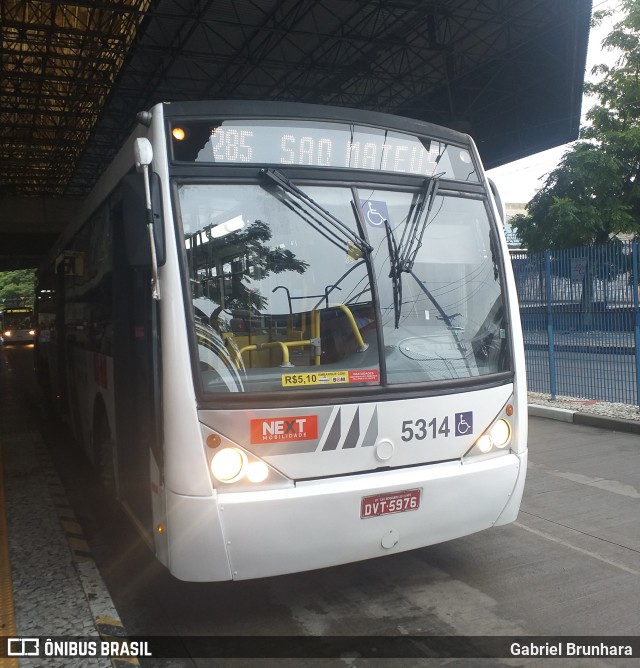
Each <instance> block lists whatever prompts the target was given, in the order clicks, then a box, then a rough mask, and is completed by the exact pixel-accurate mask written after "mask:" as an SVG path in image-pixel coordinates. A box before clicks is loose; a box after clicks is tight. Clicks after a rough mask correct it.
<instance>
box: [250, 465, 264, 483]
mask: <svg viewBox="0 0 640 668" xmlns="http://www.w3.org/2000/svg"><path fill="white" fill-rule="evenodd" d="M268 476H269V467H268V466H267V465H266V464H265V463H264V462H251V463H250V464H249V465H248V466H247V479H248V480H249V481H250V482H255V483H258V482H264V481H265V480H266V479H267V477H268Z"/></svg>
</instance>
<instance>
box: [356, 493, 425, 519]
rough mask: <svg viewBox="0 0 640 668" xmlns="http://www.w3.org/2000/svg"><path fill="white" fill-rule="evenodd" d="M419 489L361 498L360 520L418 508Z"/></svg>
mask: <svg viewBox="0 0 640 668" xmlns="http://www.w3.org/2000/svg"><path fill="white" fill-rule="evenodd" d="M421 495H422V490H421V489H403V490H402V491H401V492H389V493H388V494H374V495H373V496H363V497H362V501H361V503H360V518H361V519H363V520H364V519H367V518H368V517H379V516H380V515H391V514H392V513H404V512H407V511H409V510H417V509H418V508H419V507H420V496H421Z"/></svg>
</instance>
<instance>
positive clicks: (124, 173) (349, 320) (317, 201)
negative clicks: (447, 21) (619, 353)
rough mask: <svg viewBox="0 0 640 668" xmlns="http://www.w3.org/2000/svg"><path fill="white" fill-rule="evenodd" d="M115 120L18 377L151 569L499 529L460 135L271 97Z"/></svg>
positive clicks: (483, 205)
mask: <svg viewBox="0 0 640 668" xmlns="http://www.w3.org/2000/svg"><path fill="white" fill-rule="evenodd" d="M138 119H139V126H138V128H137V130H136V132H135V133H134V135H133V136H132V137H131V139H130V140H129V142H128V143H127V144H126V145H125V146H124V148H123V149H122V151H121V152H120V153H119V154H118V156H117V157H116V159H115V161H114V162H113V163H112V165H111V166H110V167H109V169H108V170H107V172H106V173H105V174H104V175H103V176H102V178H101V179H100V181H99V182H98V184H97V186H96V188H95V189H94V191H93V193H92V194H91V195H90V197H89V198H88V200H87V202H86V204H85V206H84V209H83V211H81V213H80V215H79V217H78V219H77V221H76V222H75V223H74V224H73V225H72V226H71V227H70V229H69V230H68V231H67V232H66V233H65V234H64V235H63V237H62V238H61V239H60V241H59V243H58V244H57V246H56V248H55V249H54V251H53V253H52V254H51V257H50V259H49V261H48V263H47V265H46V266H45V267H44V268H43V270H42V271H41V272H40V275H39V283H38V293H37V294H38V298H37V306H38V319H39V327H40V331H41V335H40V336H39V340H38V345H37V364H38V371H39V374H40V377H41V378H42V379H43V381H44V382H45V384H46V385H47V386H48V387H49V388H50V392H51V395H52V396H53V397H55V398H56V400H57V401H59V404H60V407H61V410H63V411H65V412H67V413H68V415H69V417H70V423H71V424H72V426H73V429H74V432H75V434H76V437H77V438H78V440H79V441H80V442H81V443H83V445H84V447H85V449H86V452H87V454H88V455H89V457H90V458H91V459H92V460H93V461H94V463H95V464H96V466H97V467H98V469H99V470H100V471H101V475H102V478H103V481H104V483H105V484H106V485H108V486H109V487H111V488H112V489H113V491H114V492H115V494H116V495H117V496H118V498H119V499H120V500H121V501H122V503H123V504H124V506H125V508H126V509H127V510H128V512H129V513H130V514H131V516H132V517H133V518H134V519H135V522H136V524H137V526H138V527H139V528H141V530H142V531H143V533H144V534H145V535H146V536H147V538H148V540H149V543H150V545H151V546H152V548H153V550H154V552H155V554H156V555H157V557H158V558H159V559H160V560H161V561H162V563H164V564H165V565H166V566H167V567H168V568H169V569H170V571H171V572H172V573H173V574H174V575H175V576H176V577H178V578H181V579H185V580H213V581H215V580H229V579H246V578H256V577H263V576H271V575H277V574H282V573H289V572H295V571H302V570H308V569H313V568H321V567H326V566H331V565H336V564H341V563H347V562H352V561H357V560H361V559H367V558H372V557H377V556H381V555H384V554H392V553H394V552H398V551H402V550H409V549H415V548H418V547H423V546H426V545H430V544H433V543H437V542H441V541H445V540H450V539H453V538H456V537H459V536H463V535H466V534H469V533H472V532H475V531H479V530H481V529H486V528H490V527H492V526H496V525H500V524H505V523H507V522H510V521H513V520H514V519H515V517H516V516H517V513H518V509H519V505H520V500H521V496H522V491H523V486H524V479H525V471H526V463H527V404H526V398H527V395H526V382H525V378H524V354H523V346H522V336H521V331H520V321H519V314H518V305H517V299H516V293H515V289H514V283H513V276H512V273H511V267H510V263H509V260H508V251H507V246H506V243H505V239H504V233H503V231H502V225H501V221H500V212H499V210H498V206H497V205H496V201H495V195H494V194H493V193H492V189H491V187H490V184H489V183H488V182H487V179H486V177H485V175H484V172H483V170H482V166H481V163H480V160H479V156H478V153H477V151H476V149H475V147H474V145H473V142H472V141H471V140H470V138H469V137H468V136H466V135H463V134H460V133H457V132H454V131H452V130H449V129H446V128H442V127H437V126H434V125H431V124H428V123H424V122H418V121H412V120H409V119H406V118H399V117H393V116H388V115H384V114H377V113H370V112H362V111H356V110H349V109H342V108H334V107H321V106H312V105H299V104H288V103H274V102H271V103H259V102H210V103H207V102H202V103H171V104H160V105H157V106H155V107H153V108H152V109H151V111H150V112H145V113H143V114H140V115H139V116H138ZM134 162H135V164H136V166H137V169H135V168H134Z"/></svg>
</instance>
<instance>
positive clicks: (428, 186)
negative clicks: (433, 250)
mask: <svg viewBox="0 0 640 668" xmlns="http://www.w3.org/2000/svg"><path fill="white" fill-rule="evenodd" d="M442 176H443V174H434V176H432V177H431V178H428V179H426V180H425V183H424V186H423V188H422V192H421V193H420V195H421V196H420V197H419V199H418V202H417V203H416V206H415V208H414V210H413V216H412V218H411V221H410V222H409V224H408V225H407V226H406V227H405V228H404V232H403V233H402V238H401V239H400V247H399V253H400V257H399V258H398V265H399V267H400V271H404V272H406V273H407V274H410V273H411V272H412V270H413V265H414V264H415V261H416V255H417V254H418V251H419V250H420V248H421V247H422V239H423V238H424V233H425V231H426V229H427V222H428V220H429V214H430V213H431V208H432V207H433V203H434V201H435V199H436V195H437V194H438V188H439V185H440V178H441V177H442ZM405 239H406V242H405Z"/></svg>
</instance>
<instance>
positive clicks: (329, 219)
mask: <svg viewBox="0 0 640 668" xmlns="http://www.w3.org/2000/svg"><path fill="white" fill-rule="evenodd" d="M260 175H261V176H262V177H264V178H267V179H269V180H270V181H271V182H272V183H274V184H275V185H277V186H279V187H280V188H281V189H282V190H284V191H285V192H286V193H287V194H288V195H290V196H291V197H292V198H293V202H286V201H285V202H284V204H285V206H288V207H289V208H290V209H293V210H295V211H296V213H298V215H300V216H301V217H302V218H303V219H304V220H306V221H307V222H308V223H310V224H311V225H312V226H313V227H315V228H316V229H318V231H319V232H321V234H322V235H323V236H324V237H325V238H326V239H328V240H329V241H331V242H332V243H334V244H335V245H337V246H338V247H340V248H342V247H343V244H344V243H345V242H346V243H347V248H346V250H347V252H348V253H349V250H350V247H355V248H356V249H358V251H360V254H361V255H367V256H368V255H369V254H370V253H371V251H372V250H373V248H372V247H371V246H370V245H369V244H368V243H367V242H366V241H365V240H364V239H363V238H362V237H360V236H358V235H357V234H354V232H353V230H351V229H350V228H349V227H348V226H347V225H345V224H344V223H343V222H342V221H341V220H339V219H338V218H336V217H335V216H334V215H333V214H332V213H330V212H329V211H327V210H326V209H325V208H324V207H322V206H320V204H318V203H317V202H316V201H315V200H314V199H312V198H311V197H309V195H307V193H305V192H304V191H303V190H301V189H300V188H298V186H296V185H294V184H293V183H291V181H289V179H288V178H287V177H286V176H285V175H284V174H283V173H282V172H280V171H278V170H277V169H269V168H267V169H261V170H260ZM354 259H355V258H354Z"/></svg>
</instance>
